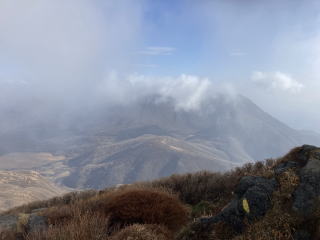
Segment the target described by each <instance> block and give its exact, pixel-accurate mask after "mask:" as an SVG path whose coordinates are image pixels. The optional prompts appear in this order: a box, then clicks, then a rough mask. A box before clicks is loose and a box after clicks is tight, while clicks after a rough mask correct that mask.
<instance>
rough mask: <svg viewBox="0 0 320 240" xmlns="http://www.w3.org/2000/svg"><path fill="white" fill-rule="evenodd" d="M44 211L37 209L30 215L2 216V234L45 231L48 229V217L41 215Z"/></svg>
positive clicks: (0, 229) (0, 222)
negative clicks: (7, 232)
mask: <svg viewBox="0 0 320 240" xmlns="http://www.w3.org/2000/svg"><path fill="white" fill-rule="evenodd" d="M42 210H43V209H39V210H38V209H35V210H34V211H32V213H30V214H18V215H2V216H0V233H1V232H4V231H14V232H16V233H18V234H19V233H21V234H23V233H25V232H28V233H31V232H39V231H42V230H45V229H46V228H47V227H48V223H47V219H46V217H44V216H42V215H41V211H42Z"/></svg>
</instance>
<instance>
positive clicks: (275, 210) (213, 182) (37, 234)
mask: <svg viewBox="0 0 320 240" xmlns="http://www.w3.org/2000/svg"><path fill="white" fill-rule="evenodd" d="M319 197H320V149H319V148H316V147H313V146H308V145H304V146H302V147H297V148H295V149H293V150H291V151H290V152H289V153H288V154H287V155H285V156H284V157H282V158H279V159H269V160H266V161H265V162H257V163H255V164H246V165H244V166H243V167H241V168H236V169H234V170H232V171H229V172H227V173H225V174H220V173H211V172H199V173H195V174H185V175H173V176H171V177H168V178H164V179H159V180H157V181H153V182H142V183H136V184H132V185H124V186H120V187H117V188H108V189H105V190H103V191H87V192H78V193H76V192H75V193H69V194H67V195H65V196H63V197H60V198H54V199H51V200H49V201H41V202H34V203H32V204H29V205H25V206H21V207H18V208H15V209H11V210H10V211H7V212H4V213H2V215H1V216H0V231H1V238H0V239H6V240H11V239H25V240H40V239H44V240H58V239H68V240H84V239H104V240H106V239H108V240H116V239H119V240H122V239H127V240H129V239H131V240H135V239H136V240H140V239H141V240H152V239H154V240H170V239H172V240H173V239H176V240H187V239H188V240H198V239H221V240H222V239H233V240H267V239H279V240H289V239H290V240H291V239H296V240H300V239H301V240H302V239H306V240H307V239H310V240H312V239H320V208H319V204H318V202H319V199H320V198H319Z"/></svg>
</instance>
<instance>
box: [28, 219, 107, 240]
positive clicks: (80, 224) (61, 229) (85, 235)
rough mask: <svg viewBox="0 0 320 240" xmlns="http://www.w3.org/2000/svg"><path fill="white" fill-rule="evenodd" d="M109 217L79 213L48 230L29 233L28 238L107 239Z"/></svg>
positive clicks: (65, 239)
mask: <svg viewBox="0 0 320 240" xmlns="http://www.w3.org/2000/svg"><path fill="white" fill-rule="evenodd" d="M106 230H107V219H105V218H102V217H101V216H100V215H97V214H92V213H84V214H82V213H78V214H75V215H73V218H72V219H70V221H67V222H61V224H56V225H51V226H49V228H48V229H47V230H46V231H39V232H34V233H29V234H28V235H27V236H26V238H25V239H26V240H90V239H95V240H106V239H107V235H106Z"/></svg>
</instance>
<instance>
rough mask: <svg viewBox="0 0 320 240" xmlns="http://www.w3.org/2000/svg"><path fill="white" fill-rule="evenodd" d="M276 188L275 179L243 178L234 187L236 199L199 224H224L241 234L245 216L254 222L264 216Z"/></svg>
mask: <svg viewBox="0 0 320 240" xmlns="http://www.w3.org/2000/svg"><path fill="white" fill-rule="evenodd" d="M276 187H277V182H276V180H275V179H267V178H264V177H254V176H246V177H243V178H242V179H241V180H240V182H239V184H238V185H237V186H236V189H235V194H236V198H235V199H233V200H232V201H231V202H230V203H229V205H228V206H227V207H225V208H224V209H223V210H222V211H221V212H220V213H219V214H217V215H216V216H213V217H211V218H204V219H202V220H201V222H202V223H203V224H206V225H208V226H210V225H212V224H215V223H218V222H224V223H227V224H228V225H230V226H231V227H232V228H233V230H234V231H235V232H238V233H241V232H242V231H243V228H244V223H243V220H244V218H245V216H247V217H248V219H249V220H255V219H258V218H260V217H262V216H264V215H265V214H266V212H267V211H268V209H269V208H270V207H271V196H272V193H273V191H274V190H275V189H276ZM244 200H246V201H247V202H248V205H249V211H248V212H247V211H245V209H244V207H243V201H244Z"/></svg>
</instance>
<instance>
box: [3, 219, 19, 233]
mask: <svg viewBox="0 0 320 240" xmlns="http://www.w3.org/2000/svg"><path fill="white" fill-rule="evenodd" d="M17 222H18V217H17V216H14V215H4V216H0V231H2V230H11V229H12V230H14V229H16V228H17Z"/></svg>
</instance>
